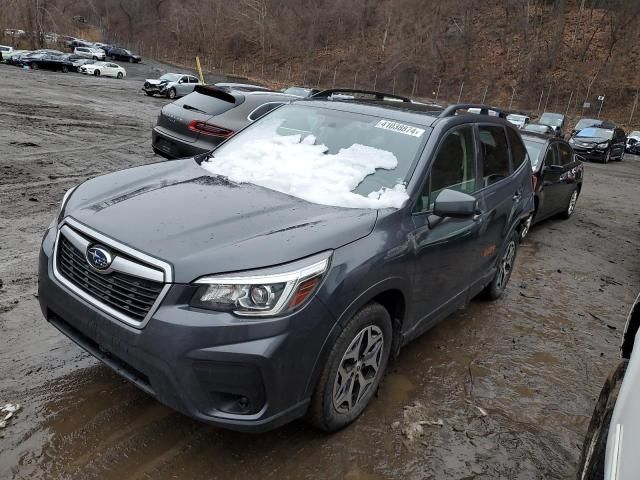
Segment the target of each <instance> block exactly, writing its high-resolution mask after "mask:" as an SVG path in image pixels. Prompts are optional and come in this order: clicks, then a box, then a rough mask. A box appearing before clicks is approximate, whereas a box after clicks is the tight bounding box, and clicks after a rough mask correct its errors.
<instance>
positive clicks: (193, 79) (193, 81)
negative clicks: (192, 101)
mask: <svg viewBox="0 0 640 480" xmlns="http://www.w3.org/2000/svg"><path fill="white" fill-rule="evenodd" d="M189 83H198V79H197V78H196V77H189Z"/></svg>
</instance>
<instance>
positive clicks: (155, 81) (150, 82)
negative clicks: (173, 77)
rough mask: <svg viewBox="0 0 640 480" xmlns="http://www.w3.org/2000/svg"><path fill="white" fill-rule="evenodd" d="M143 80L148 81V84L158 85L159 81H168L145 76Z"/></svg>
mask: <svg viewBox="0 0 640 480" xmlns="http://www.w3.org/2000/svg"><path fill="white" fill-rule="evenodd" d="M144 82H145V83H148V84H149V85H160V84H161V83H169V82H168V81H167V80H157V79H155V78H147V79H146V80H145V81H144Z"/></svg>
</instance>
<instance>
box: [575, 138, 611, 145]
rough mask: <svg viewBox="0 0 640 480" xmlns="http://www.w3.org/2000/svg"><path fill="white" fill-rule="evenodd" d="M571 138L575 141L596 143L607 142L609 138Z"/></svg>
mask: <svg viewBox="0 0 640 480" xmlns="http://www.w3.org/2000/svg"><path fill="white" fill-rule="evenodd" d="M573 139H574V141H575V142H576V143H589V144H591V143H593V144H597V143H605V142H609V140H607V139H606V138H597V137H574V138H573Z"/></svg>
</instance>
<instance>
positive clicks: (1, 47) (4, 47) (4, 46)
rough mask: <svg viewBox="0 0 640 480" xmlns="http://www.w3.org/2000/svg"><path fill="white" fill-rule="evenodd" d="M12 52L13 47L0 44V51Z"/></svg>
mask: <svg viewBox="0 0 640 480" xmlns="http://www.w3.org/2000/svg"><path fill="white" fill-rule="evenodd" d="M10 52H13V47H10V46H9V45H0V53H10Z"/></svg>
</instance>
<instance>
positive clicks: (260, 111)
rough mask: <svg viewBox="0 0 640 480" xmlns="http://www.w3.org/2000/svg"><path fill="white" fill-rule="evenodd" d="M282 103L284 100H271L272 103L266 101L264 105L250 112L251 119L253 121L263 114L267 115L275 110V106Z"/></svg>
mask: <svg viewBox="0 0 640 480" xmlns="http://www.w3.org/2000/svg"><path fill="white" fill-rule="evenodd" d="M280 105H282V102H271V103H265V104H264V105H260V106H259V107H258V108H256V109H255V110H254V111H253V112H251V113H250V114H249V120H251V121H252V122H253V121H254V120H257V119H259V118H260V117H262V116H263V115H266V114H267V113H269V112H270V111H271V110H273V109H274V108H276V107H278V106H280Z"/></svg>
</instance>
